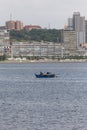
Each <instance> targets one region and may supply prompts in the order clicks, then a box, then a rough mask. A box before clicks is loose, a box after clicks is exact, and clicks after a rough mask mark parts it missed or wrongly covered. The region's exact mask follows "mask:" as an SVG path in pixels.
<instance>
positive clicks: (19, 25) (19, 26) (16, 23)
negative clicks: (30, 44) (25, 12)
mask: <svg viewBox="0 0 87 130" xmlns="http://www.w3.org/2000/svg"><path fill="white" fill-rule="evenodd" d="M15 29H16V30H22V29H23V23H22V22H21V21H16V22H15Z"/></svg>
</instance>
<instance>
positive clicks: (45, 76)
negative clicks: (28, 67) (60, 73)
mask: <svg viewBox="0 0 87 130" xmlns="http://www.w3.org/2000/svg"><path fill="white" fill-rule="evenodd" d="M35 76H36V78H54V77H55V74H44V75H40V74H35Z"/></svg>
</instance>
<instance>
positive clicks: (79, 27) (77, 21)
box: [73, 12, 85, 48]
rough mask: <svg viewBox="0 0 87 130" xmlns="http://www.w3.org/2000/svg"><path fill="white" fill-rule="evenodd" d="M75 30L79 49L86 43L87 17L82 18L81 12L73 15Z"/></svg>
mask: <svg viewBox="0 0 87 130" xmlns="http://www.w3.org/2000/svg"><path fill="white" fill-rule="evenodd" d="M73 29H74V30H75V31H76V37H77V48H79V46H80V44H82V43H85V17H84V16H83V17H81V16H80V13H79V12H74V13H73Z"/></svg>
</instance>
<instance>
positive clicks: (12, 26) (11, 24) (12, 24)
mask: <svg viewBox="0 0 87 130" xmlns="http://www.w3.org/2000/svg"><path fill="white" fill-rule="evenodd" d="M6 28H7V30H21V29H23V23H22V22H21V21H12V20H10V21H7V22H6Z"/></svg>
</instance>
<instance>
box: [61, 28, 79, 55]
mask: <svg viewBox="0 0 87 130" xmlns="http://www.w3.org/2000/svg"><path fill="white" fill-rule="evenodd" d="M63 47H64V49H65V51H66V52H67V53H69V54H70V55H75V52H76V50H77V42H76V32H75V31H72V30H64V31H63Z"/></svg>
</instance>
